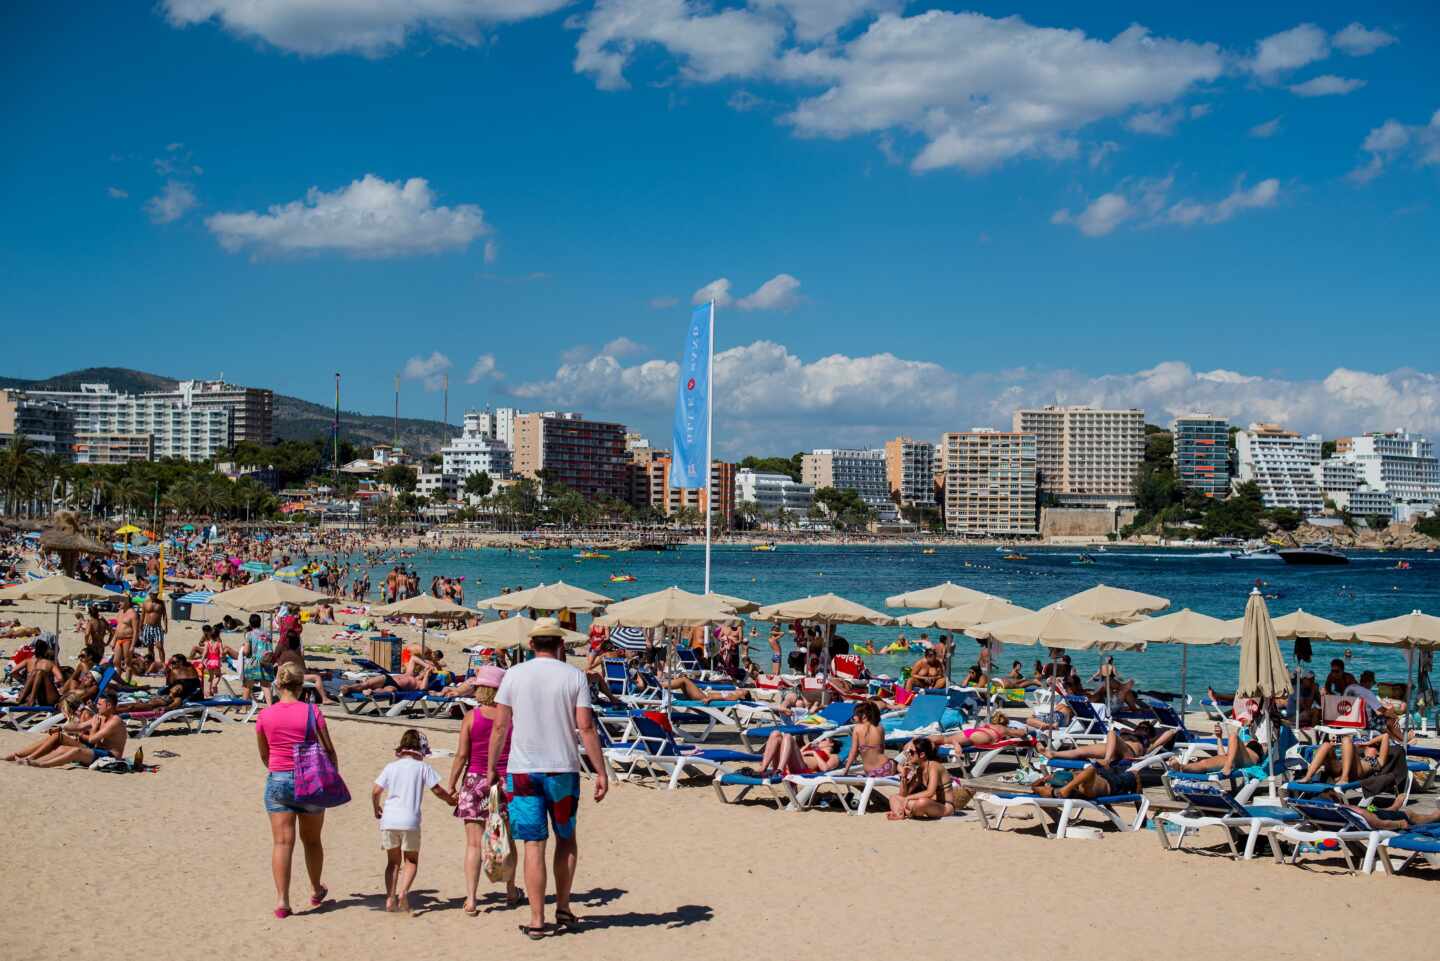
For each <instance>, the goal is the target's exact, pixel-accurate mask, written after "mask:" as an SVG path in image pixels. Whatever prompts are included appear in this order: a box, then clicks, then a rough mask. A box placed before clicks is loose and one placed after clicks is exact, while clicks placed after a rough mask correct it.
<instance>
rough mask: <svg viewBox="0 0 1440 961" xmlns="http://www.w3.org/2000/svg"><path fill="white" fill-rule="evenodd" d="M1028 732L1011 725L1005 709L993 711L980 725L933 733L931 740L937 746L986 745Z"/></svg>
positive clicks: (1022, 735)
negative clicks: (949, 732)
mask: <svg viewBox="0 0 1440 961" xmlns="http://www.w3.org/2000/svg"><path fill="white" fill-rule="evenodd" d="M1026 736H1027V732H1026V731H1023V730H1021V729H1019V728H1012V727H1011V726H1010V717H1009V715H1007V714H1006V713H1005V712H1004V711H993V712H991V714H990V719H989V720H988V721H986V722H985V723H984V724H981V725H980V726H979V727H969V728H966V729H965V730H963V731H957V732H956V733H954V734H932V735H931V736H930V740H931V741H932V742H933V743H934V744H935V746H936V747H940V746H943V745H945V744H949V745H951V746H953V747H958V748H967V747H971V746H974V747H984V746H986V745H988V744H995V743H997V742H999V741H1008V740H1011V739H1012V738H1017V737H1026Z"/></svg>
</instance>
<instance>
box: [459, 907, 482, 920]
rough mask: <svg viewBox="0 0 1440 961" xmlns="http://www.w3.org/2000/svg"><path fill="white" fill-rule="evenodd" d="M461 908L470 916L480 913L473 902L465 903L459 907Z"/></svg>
mask: <svg viewBox="0 0 1440 961" xmlns="http://www.w3.org/2000/svg"><path fill="white" fill-rule="evenodd" d="M461 910H462V911H464V912H465V913H466V914H467V915H469V916H470V917H472V918H473V917H475V916H476V915H478V914H479V913H480V909H479V908H477V907H476V906H475V905H473V904H467V905H465V907H463V908H461Z"/></svg>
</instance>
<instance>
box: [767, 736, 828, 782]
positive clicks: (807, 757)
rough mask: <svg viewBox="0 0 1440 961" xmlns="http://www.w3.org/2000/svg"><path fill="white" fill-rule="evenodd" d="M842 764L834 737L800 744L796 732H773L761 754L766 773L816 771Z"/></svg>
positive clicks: (810, 772)
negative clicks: (794, 733) (802, 745)
mask: <svg viewBox="0 0 1440 961" xmlns="http://www.w3.org/2000/svg"><path fill="white" fill-rule="evenodd" d="M839 766H840V745H839V743H837V742H836V740H835V739H834V738H833V737H822V738H819V739H818V740H816V741H815V743H814V744H809V745H806V746H805V747H801V746H800V742H799V741H797V740H796V739H795V735H793V734H786V733H784V732H783V731H771V732H770V736H769V737H768V738H766V739H765V753H764V754H762V755H761V756H760V770H761V772H762V773H763V774H786V775H789V774H813V773H818V772H821V771H833V770H835V769H836V768H837V767H839Z"/></svg>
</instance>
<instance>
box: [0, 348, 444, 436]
mask: <svg viewBox="0 0 1440 961" xmlns="http://www.w3.org/2000/svg"><path fill="white" fill-rule="evenodd" d="M94 383H101V384H109V385H110V386H111V387H112V388H113V389H115V390H118V391H123V392H125V393H132V394H140V393H144V392H145V391H153V390H173V389H174V388H175V385H176V384H177V383H179V381H178V380H176V379H175V378H173V377H163V376H161V375H159V374H151V373H147V372H145V371H143V370H130V369H128V368H125V367H87V368H85V369H84V370H74V371H70V372H69V373H64V374H56V375H55V376H54V377H46V378H43V379H40V380H26V379H23V378H19V377H0V388H13V389H16V390H78V389H79V388H80V385H81V384H94ZM333 418H334V410H333V409H332V408H329V407H326V406H325V405H323V404H313V403H311V402H310V401H308V400H301V399H300V398H298V397H288V396H286V395H284V394H276V395H275V422H274V423H275V439H276V440H311V439H313V438H316V437H320V438H326V439H328V438H329V437H330V423H331V421H332V419H333ZM399 426H400V445H401V446H402V447H404V448H405V449H406V450H408V451H411V452H413V453H419V454H428V453H432V452H434V451H437V450H439V449H440V448H441V447H443V446H444V445H445V444H446V443H447V442H448V441H449V440H450V438H452V437H454V436H455V435H456V434H457V433H458V430H457V429H456V428H455V427H453V426H450V425H448V424H444V423H441V422H440V421H438V420H423V419H420V418H413V417H402V418H400V425H399ZM393 435H394V422H393V420H392V419H391V418H390V417H387V416H385V415H383V414H382V415H378V416H376V415H372V414H362V413H360V412H358V411H348V410H341V411H340V438H341V440H348V441H350V442H351V443H352V444H355V445H356V446H357V447H361V448H364V447H367V446H368V445H370V444H381V443H385V444H388V443H390V442H391V440H392V437H393Z"/></svg>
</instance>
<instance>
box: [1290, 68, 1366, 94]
mask: <svg viewBox="0 0 1440 961" xmlns="http://www.w3.org/2000/svg"><path fill="white" fill-rule="evenodd" d="M1363 86H1365V81H1363V80H1355V79H1352V78H1350V77H1337V76H1335V74H1333V73H1325V74H1321V75H1320V76H1318V77H1315V78H1314V79H1311V80H1306V81H1305V82H1304V83H1295V84H1291V85H1290V92H1291V93H1293V94H1295V95H1296V96H1297V97H1343V96H1345V94H1347V93H1353V92H1355V91H1356V90H1359V89H1360V88H1361V87H1363Z"/></svg>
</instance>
